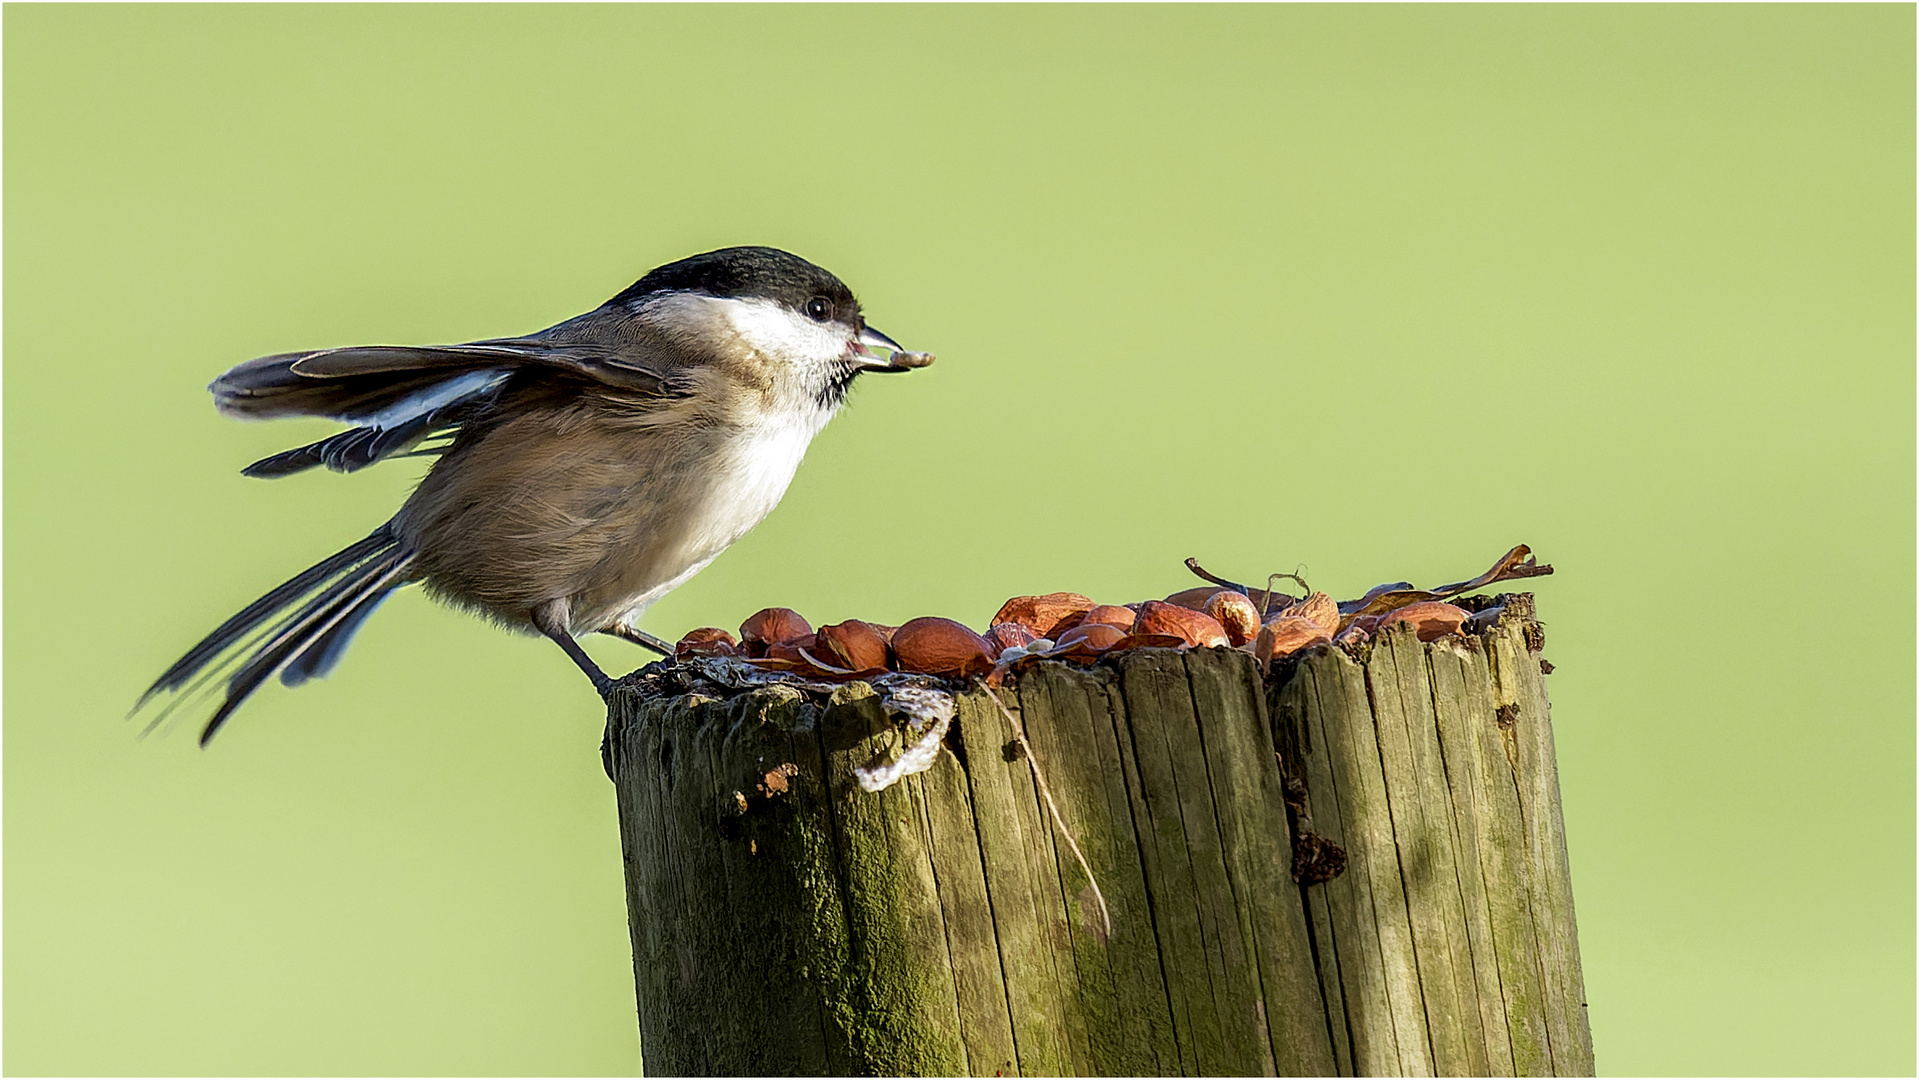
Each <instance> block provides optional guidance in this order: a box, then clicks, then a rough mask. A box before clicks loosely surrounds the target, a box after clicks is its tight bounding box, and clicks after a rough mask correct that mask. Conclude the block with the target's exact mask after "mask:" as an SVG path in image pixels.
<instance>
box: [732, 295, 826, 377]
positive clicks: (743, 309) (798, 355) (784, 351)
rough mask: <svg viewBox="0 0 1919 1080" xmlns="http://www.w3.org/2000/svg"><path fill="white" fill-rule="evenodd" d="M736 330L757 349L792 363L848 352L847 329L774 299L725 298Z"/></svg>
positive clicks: (756, 350)
mask: <svg viewBox="0 0 1919 1080" xmlns="http://www.w3.org/2000/svg"><path fill="white" fill-rule="evenodd" d="M721 302H722V303H723V304H724V305H725V309H726V316H727V321H728V322H729V323H731V324H732V327H733V332H734V333H736V334H738V335H739V336H740V340H741V341H743V342H745V343H746V344H747V345H748V346H750V347H751V348H752V349H753V351H755V352H758V353H760V354H762V355H765V356H771V357H777V358H779V359H781V360H786V361H789V362H792V363H804V362H809V361H810V362H821V361H827V360H833V359H836V358H838V357H841V356H843V355H845V353H846V345H847V340H846V331H845V330H844V329H842V328H840V327H838V326H836V325H834V324H832V323H819V322H814V321H813V320H811V319H809V318H807V317H806V316H804V315H801V314H800V313H798V312H796V311H793V310H791V309H790V308H787V307H784V306H783V305H780V304H777V303H775V302H773V301H771V300H724V301H721Z"/></svg>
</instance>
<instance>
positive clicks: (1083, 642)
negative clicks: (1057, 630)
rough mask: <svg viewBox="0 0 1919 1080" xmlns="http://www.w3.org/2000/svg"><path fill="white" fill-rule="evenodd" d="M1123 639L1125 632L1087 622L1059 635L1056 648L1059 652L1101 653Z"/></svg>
mask: <svg viewBox="0 0 1919 1080" xmlns="http://www.w3.org/2000/svg"><path fill="white" fill-rule="evenodd" d="M1125 637H1126V631H1124V630H1122V629H1120V628H1119V627H1117V626H1114V625H1112V624H1111V623H1096V622H1087V623H1081V624H1079V625H1078V626H1075V627H1074V628H1072V629H1071V630H1068V631H1066V632H1065V633H1064V634H1061V635H1060V636H1059V642H1058V645H1057V648H1058V649H1060V650H1061V651H1082V650H1083V651H1086V652H1091V653H1103V652H1105V651H1106V650H1108V649H1110V648H1112V647H1113V646H1115V645H1117V644H1119V643H1120V642H1121V641H1122V640H1124V639H1125Z"/></svg>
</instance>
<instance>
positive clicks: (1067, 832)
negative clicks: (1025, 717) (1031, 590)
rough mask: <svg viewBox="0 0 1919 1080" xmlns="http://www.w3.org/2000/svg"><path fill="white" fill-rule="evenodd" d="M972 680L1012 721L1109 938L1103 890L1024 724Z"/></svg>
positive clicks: (1110, 924) (1109, 918)
mask: <svg viewBox="0 0 1919 1080" xmlns="http://www.w3.org/2000/svg"><path fill="white" fill-rule="evenodd" d="M973 681H974V682H976V683H978V684H979V688H980V689H981V690H984V691H986V696H987V697H989V698H992V699H993V704H994V705H997V706H999V711H1000V715H1001V716H1004V717H1006V722H1007V723H1009V724H1011V725H1013V738H1015V739H1018V740H1019V746H1020V749H1021V750H1024V751H1026V760H1028V761H1030V762H1032V763H1033V779H1034V780H1035V781H1037V782H1038V783H1039V793H1040V794H1041V795H1044V796H1045V797H1046V809H1047V810H1048V811H1050V812H1051V813H1052V815H1053V824H1054V826H1056V827H1057V828H1058V829H1059V834H1060V835H1061V836H1063V837H1065V838H1066V846H1067V847H1069V848H1072V849H1073V858H1075V859H1078V860H1079V868H1080V869H1081V870H1084V871H1086V880H1087V882H1088V883H1089V884H1091V885H1092V886H1093V900H1094V902H1095V903H1097V904H1099V918H1100V922H1101V923H1103V924H1105V928H1106V937H1107V939H1109V940H1110V939H1111V938H1112V936H1113V917H1112V915H1111V914H1109V913H1108V912H1107V910H1106V894H1105V893H1102V892H1100V890H1099V879H1098V878H1096V877H1094V876H1093V867H1092V864H1090V863H1088V862H1087V861H1086V853H1085V852H1083V851H1081V850H1080V849H1079V841H1077V840H1075V839H1073V831H1072V830H1071V829H1068V828H1067V827H1066V821H1065V819H1064V818H1062V817H1060V816H1059V807H1058V806H1056V805H1055V804H1054V803H1053V789H1052V788H1050V787H1048V786H1047V784H1046V773H1045V772H1044V771H1043V770H1041V769H1040V767H1039V758H1037V757H1035V756H1034V755H1033V745H1032V744H1031V743H1029V742H1027V741H1026V728H1025V727H1024V726H1022V725H1021V724H1020V722H1019V717H1017V716H1014V715H1013V711H1012V710H1011V709H1008V708H1007V707H1006V703H1005V702H1003V701H1001V700H1000V699H999V695H998V694H995V693H993V688H992V687H990V686H988V685H986V680H984V679H974V680H973Z"/></svg>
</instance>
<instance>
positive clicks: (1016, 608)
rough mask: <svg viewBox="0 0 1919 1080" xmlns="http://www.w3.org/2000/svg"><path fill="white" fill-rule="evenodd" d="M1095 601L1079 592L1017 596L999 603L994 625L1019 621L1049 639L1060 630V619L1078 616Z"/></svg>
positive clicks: (1036, 634) (1039, 635)
mask: <svg viewBox="0 0 1919 1080" xmlns="http://www.w3.org/2000/svg"><path fill="white" fill-rule="evenodd" d="M1092 606H1093V602H1092V601H1091V600H1089V599H1087V598H1086V597H1084V596H1081V595H1080V594H1078V593H1068V592H1056V593H1047V594H1046V595H1044V596H1015V597H1013V598H1012V599H1011V600H1008V601H1007V602H1006V603H1004V604H1002V605H1000V609H999V614H997V615H995V616H993V625H994V626H998V625H999V624H1000V623H1009V622H1010V623H1018V624H1020V625H1021V626H1024V627H1025V628H1027V629H1028V630H1031V631H1032V632H1033V634H1034V635H1035V636H1037V637H1043V638H1050V637H1052V636H1053V634H1054V633H1055V631H1056V630H1058V629H1061V627H1060V626H1059V624H1060V622H1061V621H1062V620H1064V619H1066V618H1068V617H1070V616H1073V615H1078V614H1080V613H1081V612H1083V611H1085V610H1086V609H1087V608H1090V607H1092Z"/></svg>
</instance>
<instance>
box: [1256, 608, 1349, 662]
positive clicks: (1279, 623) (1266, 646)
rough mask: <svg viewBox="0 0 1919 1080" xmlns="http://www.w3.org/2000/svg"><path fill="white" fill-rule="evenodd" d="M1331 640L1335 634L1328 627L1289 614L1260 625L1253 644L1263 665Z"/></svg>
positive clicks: (1257, 657)
mask: <svg viewBox="0 0 1919 1080" xmlns="http://www.w3.org/2000/svg"><path fill="white" fill-rule="evenodd" d="M1331 640H1333V636H1332V635H1331V634H1329V633H1327V632H1326V628H1325V627H1323V626H1321V625H1319V624H1318V623H1316V622H1314V621H1313V620H1311V619H1306V618H1301V617H1299V616H1297V615H1287V616H1284V617H1282V618H1278V619H1274V620H1273V621H1272V622H1269V623H1267V624H1266V625H1265V626H1263V627H1260V630H1259V638H1258V640H1257V641H1256V642H1255V643H1254V645H1253V657H1254V659H1257V660H1258V661H1259V662H1260V665H1261V666H1262V667H1263V666H1266V665H1269V664H1271V663H1272V662H1273V661H1274V660H1277V659H1279V658H1281V657H1285V656H1291V655H1292V654H1294V653H1296V652H1298V651H1300V650H1301V649H1304V648H1307V647H1308V646H1311V645H1318V644H1322V643H1324V642H1328V641H1331Z"/></svg>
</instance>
